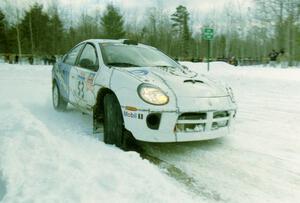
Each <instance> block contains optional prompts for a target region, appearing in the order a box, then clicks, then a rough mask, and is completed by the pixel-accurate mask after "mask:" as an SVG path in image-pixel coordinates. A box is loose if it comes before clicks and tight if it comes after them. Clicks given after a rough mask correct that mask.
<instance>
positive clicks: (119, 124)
mask: <svg viewBox="0 0 300 203" xmlns="http://www.w3.org/2000/svg"><path fill="white" fill-rule="evenodd" d="M128 133H129V132H128V131H126V130H125V129H124V121H123V116H122V111H121V106H120V104H119V101H118V99H117V97H116V96H115V95H113V94H108V95H106V96H105V97H104V142H105V143H107V144H115V145H116V146H117V147H119V148H121V149H123V150H128V149H129V148H130V147H131V146H130V145H131V144H132V143H133V142H134V138H133V137H132V136H131V135H129V134H128Z"/></svg>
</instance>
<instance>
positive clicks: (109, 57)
mask: <svg viewBox="0 0 300 203" xmlns="http://www.w3.org/2000/svg"><path fill="white" fill-rule="evenodd" d="M100 47H101V51H102V55H103V60H104V63H105V64H106V65H107V66H117V67H168V68H181V66H180V65H179V64H178V63H176V62H175V61H174V60H173V59H171V58H170V57H168V56H167V55H165V54H163V53H162V52H160V51H158V50H155V49H152V48H147V47H142V46H137V45H126V44H112V43H102V44H100Z"/></svg>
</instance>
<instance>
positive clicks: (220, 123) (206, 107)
mask: <svg viewBox="0 0 300 203" xmlns="http://www.w3.org/2000/svg"><path fill="white" fill-rule="evenodd" d="M52 83H53V88H52V93H53V94H52V95H53V97H52V98H53V106H54V108H55V109H56V110H59V111H63V110H65V109H66V106H67V104H68V103H70V104H72V105H74V106H75V107H77V108H79V109H80V110H82V111H84V112H87V113H91V114H92V115H93V120H94V130H95V131H97V129H98V128H99V126H100V125H99V124H100V123H102V122H103V127H104V141H105V142H106V143H109V144H116V145H117V146H119V147H121V148H125V147H126V146H127V145H128V144H130V143H131V142H132V141H134V140H141V141H147V142H182V141H194V140H207V139H214V138H217V137H221V136H225V135H226V134H228V133H229V131H230V127H231V125H232V121H233V118H234V116H235V113H236V104H235V100H234V97H233V93H232V91H231V88H229V87H224V86H222V85H220V84H219V83H218V82H216V81H214V80H212V79H210V78H208V77H206V76H204V75H200V74H197V73H195V72H193V71H191V70H189V69H188V68H187V67H185V66H182V65H180V64H179V63H177V62H176V61H174V60H173V59H171V58H170V57H168V56H166V55H165V54H163V53H162V52H160V51H159V50H157V49H156V48H154V47H150V46H146V45H143V44H139V43H136V42H134V41H132V40H101V39H92V40H87V41H84V42H81V43H79V44H78V45H76V46H75V47H74V48H73V49H71V50H70V51H69V52H68V53H67V54H66V55H65V56H64V57H63V59H62V60H61V61H60V62H58V63H57V64H55V65H54V67H53V70H52Z"/></svg>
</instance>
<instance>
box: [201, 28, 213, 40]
mask: <svg viewBox="0 0 300 203" xmlns="http://www.w3.org/2000/svg"><path fill="white" fill-rule="evenodd" d="M202 38H203V39H204V40H212V39H213V38H214V29H212V28H204V30H203V33H202Z"/></svg>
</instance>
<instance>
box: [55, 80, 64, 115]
mask: <svg viewBox="0 0 300 203" xmlns="http://www.w3.org/2000/svg"><path fill="white" fill-rule="evenodd" d="M52 104H53V107H54V109H55V110H57V111H65V110H66V109H67V105H68V102H66V101H65V99H64V98H63V97H62V95H61V93H60V91H59V88H58V85H57V83H56V82H54V83H53V86H52Z"/></svg>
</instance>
